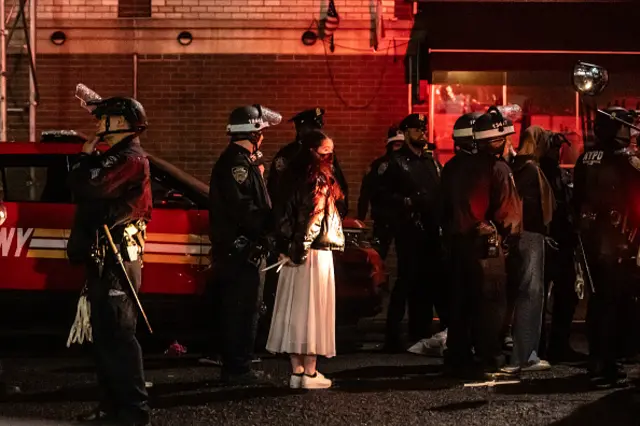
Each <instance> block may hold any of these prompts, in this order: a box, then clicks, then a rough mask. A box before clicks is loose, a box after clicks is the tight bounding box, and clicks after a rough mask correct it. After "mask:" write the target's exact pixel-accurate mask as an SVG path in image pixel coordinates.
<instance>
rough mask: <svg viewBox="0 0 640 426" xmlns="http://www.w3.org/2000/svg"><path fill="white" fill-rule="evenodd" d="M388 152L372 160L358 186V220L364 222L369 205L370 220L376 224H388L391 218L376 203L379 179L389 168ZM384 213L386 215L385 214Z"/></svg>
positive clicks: (383, 206)
mask: <svg viewBox="0 0 640 426" xmlns="http://www.w3.org/2000/svg"><path fill="white" fill-rule="evenodd" d="M390 154H391V153H390V152H387V153H386V154H385V155H383V156H382V157H379V158H376V159H375V160H373V162H372V163H371V165H370V166H369V171H368V172H367V173H366V174H365V175H364V177H363V178H362V184H361V186H360V197H359V198H358V219H359V220H365V219H366V218H367V211H369V205H371V219H373V220H374V221H377V222H388V221H389V220H390V218H391V217H392V214H389V212H387V211H386V210H388V209H387V208H386V207H387V206H385V205H384V204H382V203H380V202H376V200H379V197H378V196H377V194H378V191H379V190H380V178H381V176H382V175H383V174H384V172H385V171H386V170H387V168H388V167H389V156H390ZM385 213H386V214H385Z"/></svg>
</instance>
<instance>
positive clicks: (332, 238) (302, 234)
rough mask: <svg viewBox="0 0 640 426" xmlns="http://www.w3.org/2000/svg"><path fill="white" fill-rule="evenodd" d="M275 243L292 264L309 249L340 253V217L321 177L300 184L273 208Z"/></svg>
mask: <svg viewBox="0 0 640 426" xmlns="http://www.w3.org/2000/svg"><path fill="white" fill-rule="evenodd" d="M274 218H275V223H276V235H275V236H276V244H277V246H278V249H279V251H280V252H281V253H285V254H287V256H289V257H290V258H291V260H292V261H293V262H294V263H296V264H301V263H304V261H305V260H306V258H307V256H308V254H309V250H310V249H316V250H339V251H341V250H343V249H344V234H343V232H342V218H341V217H340V214H339V212H338V210H337V207H336V200H335V199H334V198H333V197H332V196H331V195H328V184H327V182H326V181H325V180H324V178H318V180H316V181H315V182H301V183H299V184H297V185H295V186H294V187H293V189H292V190H291V191H290V192H289V193H288V196H287V198H286V200H284V201H283V200H281V202H280V203H278V204H277V205H276V206H275V208H274Z"/></svg>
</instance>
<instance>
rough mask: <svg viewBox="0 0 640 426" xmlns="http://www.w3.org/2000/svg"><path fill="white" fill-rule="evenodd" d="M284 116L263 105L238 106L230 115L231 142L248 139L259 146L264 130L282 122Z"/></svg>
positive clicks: (228, 132) (228, 127)
mask: <svg viewBox="0 0 640 426" xmlns="http://www.w3.org/2000/svg"><path fill="white" fill-rule="evenodd" d="M280 121H282V116H281V115H280V114H278V113H277V112H275V111H273V110H270V109H269V108H266V107H263V106H262V105H258V104H255V105H246V106H243V107H238V108H236V109H234V110H233V111H232V112H231V115H229V123H228V124H227V134H228V135H229V136H230V137H231V142H235V141H240V140H248V141H250V142H251V143H252V144H253V145H254V146H256V147H257V144H258V141H259V140H260V137H261V136H262V131H263V130H264V129H266V128H267V127H269V126H275V125H277V124H280Z"/></svg>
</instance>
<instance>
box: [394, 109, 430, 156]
mask: <svg viewBox="0 0 640 426" xmlns="http://www.w3.org/2000/svg"><path fill="white" fill-rule="evenodd" d="M400 130H402V131H403V132H404V140H405V141H406V142H408V143H409V144H410V145H411V146H413V147H414V148H416V149H424V148H425V146H427V145H429V146H428V149H435V146H434V145H433V144H430V143H429V141H428V140H427V137H426V136H425V133H427V118H426V117H425V115H424V114H417V113H416V114H409V115H408V116H406V117H405V118H404V120H402V121H401V122H400Z"/></svg>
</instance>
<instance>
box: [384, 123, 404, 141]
mask: <svg viewBox="0 0 640 426" xmlns="http://www.w3.org/2000/svg"><path fill="white" fill-rule="evenodd" d="M394 142H404V133H402V130H400V129H399V128H398V127H397V126H391V127H389V131H388V132H387V142H385V144H387V145H388V144H390V143H394Z"/></svg>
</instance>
